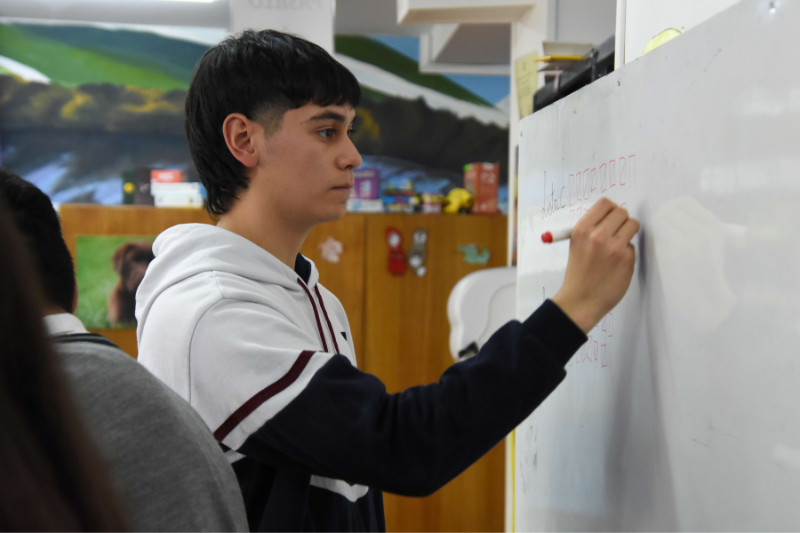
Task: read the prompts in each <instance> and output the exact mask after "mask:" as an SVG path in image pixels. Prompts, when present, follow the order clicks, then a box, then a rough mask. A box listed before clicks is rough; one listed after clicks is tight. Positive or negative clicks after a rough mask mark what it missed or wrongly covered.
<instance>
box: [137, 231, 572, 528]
mask: <svg viewBox="0 0 800 533" xmlns="http://www.w3.org/2000/svg"><path fill="white" fill-rule="evenodd" d="M153 252H154V253H155V256H156V258H155V260H154V261H153V262H152V263H151V264H150V266H149V268H148V269H147V273H146V275H145V277H144V280H143V281H142V283H141V285H140V286H139V290H138V292H137V294H136V318H137V319H138V321H139V326H138V330H137V338H138V341H139V361H140V362H141V363H142V364H143V365H144V366H145V367H147V368H148V369H149V370H150V371H151V372H152V373H153V374H155V375H156V376H157V377H159V378H160V379H161V380H162V381H164V382H165V383H166V384H167V385H169V386H170V387H171V388H172V389H174V390H175V391H176V392H177V393H178V394H180V395H181V396H182V397H183V398H185V399H186V400H187V401H188V402H189V403H190V404H191V405H192V406H193V407H194V408H195V409H196V410H197V411H198V413H199V414H200V416H201V417H202V418H203V420H204V421H205V422H206V424H207V425H208V427H209V428H210V429H211V431H212V432H213V433H214V436H215V437H216V439H217V441H219V442H220V444H221V445H222V447H223V449H225V450H226V456H227V457H228V459H229V460H230V461H231V462H232V463H234V464H233V467H234V470H235V471H236V474H237V476H238V478H239V484H240V487H241V488H242V493H243V497H244V501H245V506H246V508H247V511H248V519H249V520H250V527H251V529H253V530H256V529H259V530H260V529H270V530H285V531H290V530H301V529H302V530H308V529H315V530H333V531H354V530H381V529H384V528H385V526H384V517H383V500H382V495H381V490H388V491H391V492H395V493H397V494H404V495H409V496H423V495H427V494H430V493H432V492H433V491H435V490H438V489H439V488H440V487H442V486H443V485H444V484H445V483H447V482H449V481H450V480H451V479H453V478H454V477H455V476H456V475H458V474H459V473H460V472H461V471H463V470H464V469H465V468H467V467H468V466H469V465H470V464H472V463H473V462H474V461H476V460H477V459H479V458H480V457H481V456H482V455H483V454H484V453H486V452H487V451H488V450H490V449H491V448H492V447H493V446H495V445H496V444H497V443H498V442H499V441H500V440H501V439H502V438H503V437H504V436H505V435H506V434H507V433H508V432H509V431H510V430H511V429H513V428H514V427H515V426H516V425H518V424H519V423H520V422H522V420H524V419H525V418H526V417H527V416H528V415H529V414H530V413H531V411H532V410H533V409H534V408H535V407H536V406H537V405H538V404H539V403H540V402H541V401H542V400H544V398H546V397H547V395H548V394H549V393H550V391H552V390H553V389H554V388H555V387H556V385H558V383H559V382H560V381H561V380H562V379H563V378H564V376H565V372H564V364H565V363H566V362H567V361H568V360H569V358H570V356H571V355H572V354H573V353H574V352H575V351H576V350H577V348H578V347H579V346H580V345H581V344H582V343H583V342H584V341H585V340H586V337H585V335H583V332H582V331H580V330H579V329H578V328H577V327H576V326H575V325H574V324H573V323H572V322H571V321H570V320H569V318H568V317H567V316H566V315H564V314H563V312H561V311H560V310H559V309H558V306H556V305H555V304H553V303H552V302H550V301H547V302H545V304H543V305H542V307H541V308H540V309H539V310H538V311H536V312H535V313H534V314H533V315H532V316H531V317H530V318H528V320H526V321H525V322H524V323H519V322H517V321H512V322H510V323H509V324H507V325H506V326H504V327H503V328H501V329H500V330H499V331H498V332H497V333H496V334H495V335H493V336H492V337H491V338H490V339H489V340H488V341H487V342H486V344H485V345H484V346H483V347H482V348H481V351H480V353H479V354H478V355H477V356H475V357H473V358H471V359H470V360H468V361H465V362H462V363H458V364H456V365H453V366H452V367H451V368H450V369H448V370H447V371H446V372H445V373H444V374H443V375H442V377H441V379H440V380H439V382H438V383H433V384H430V385H426V386H421V387H412V388H410V389H408V390H406V391H404V392H401V393H397V394H387V392H386V387H385V386H384V385H383V383H381V382H380V380H378V379H377V378H376V377H374V376H371V375H369V374H365V373H363V372H360V371H359V370H358V369H357V368H356V359H355V353H354V349H353V344H352V335H351V334H350V327H349V325H348V321H347V316H346V315H345V312H344V309H343V308H342V305H341V304H340V303H339V300H337V299H336V297H335V296H334V295H333V294H331V293H330V292H329V291H327V290H326V289H325V288H324V287H322V285H320V284H319V283H318V273H317V270H316V268H315V267H314V264H313V263H312V262H310V261H308V260H307V259H305V258H303V257H302V256H301V255H299V254H298V256H297V261H296V265H295V269H294V270H292V269H291V268H289V267H288V266H286V265H284V264H283V263H281V262H280V261H279V260H278V259H276V258H275V257H273V256H272V255H271V254H269V253H268V252H267V251H265V250H263V249H262V248H260V247H259V246H257V245H255V244H254V243H252V242H250V241H248V240H247V239H245V238H243V237H240V236H238V235H236V234H234V233H231V232H228V231H226V230H223V229H220V228H217V227H214V226H208V225H199V224H189V225H183V226H176V227H173V228H171V229H169V230H167V231H165V232H164V233H162V234H161V235H160V236H159V237H158V239H156V241H155V243H154V245H153ZM343 480H347V481H351V482H353V483H349V482H347V481H343ZM369 487H373V488H369ZM379 489H381V490H379Z"/></svg>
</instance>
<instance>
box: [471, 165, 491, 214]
mask: <svg viewBox="0 0 800 533" xmlns="http://www.w3.org/2000/svg"><path fill="white" fill-rule="evenodd" d="M499 183H500V164H499V163H470V164H467V165H464V188H465V189H467V190H468V191H469V192H470V193H471V194H473V195H474V196H475V205H474V206H473V208H472V212H473V213H486V214H493V213H497V212H498V209H497V188H498V184H499Z"/></svg>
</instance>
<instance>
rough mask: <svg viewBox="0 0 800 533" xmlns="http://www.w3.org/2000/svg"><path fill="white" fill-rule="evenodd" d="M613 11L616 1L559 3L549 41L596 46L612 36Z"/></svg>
mask: <svg viewBox="0 0 800 533" xmlns="http://www.w3.org/2000/svg"><path fill="white" fill-rule="evenodd" d="M616 12H617V2H616V0H558V3H557V7H556V13H555V19H556V20H555V33H554V34H553V35H550V36H549V38H550V39H551V40H554V41H563V42H570V43H591V44H594V45H598V44H600V43H602V42H603V41H605V40H606V39H608V38H609V37H611V36H612V35H614V25H615V20H616V18H615V17H616Z"/></svg>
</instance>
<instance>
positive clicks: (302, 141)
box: [256, 104, 361, 227]
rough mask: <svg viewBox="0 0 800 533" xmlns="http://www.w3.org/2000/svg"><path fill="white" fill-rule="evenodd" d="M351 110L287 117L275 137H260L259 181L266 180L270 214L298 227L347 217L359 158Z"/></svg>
mask: <svg viewBox="0 0 800 533" xmlns="http://www.w3.org/2000/svg"><path fill="white" fill-rule="evenodd" d="M355 117H356V112H355V109H353V107H352V106H350V105H344V106H335V105H334V106H327V107H320V106H318V105H315V104H306V105H305V106H303V107H301V108H298V109H293V110H290V111H287V112H286V114H285V115H284V116H283V120H282V122H281V125H280V127H279V129H278V130H277V131H275V132H274V133H272V134H271V135H269V136H268V137H266V138H265V137H264V136H261V139H259V141H258V144H260V145H261V146H259V152H260V153H261V154H262V155H263V157H259V164H258V169H257V171H256V179H258V178H257V176H258V175H259V174H260V175H261V176H263V178H264V182H263V185H264V186H265V187H266V192H267V194H266V197H267V199H268V203H269V204H270V205H269V206H268V208H270V209H275V210H277V211H278V212H279V213H280V217H281V219H282V220H285V221H287V222H289V223H290V224H296V225H298V227H302V226H307V225H316V224H319V223H321V222H328V221H331V220H338V219H340V218H342V217H343V216H344V215H345V213H346V211H347V198H348V197H349V196H350V188H351V187H352V186H353V169H354V168H355V167H357V166H359V165H360V164H361V156H360V155H359V153H358V150H356V147H355V146H354V145H353V142H352V141H351V140H350V134H351V131H352V128H353V121H354V120H355Z"/></svg>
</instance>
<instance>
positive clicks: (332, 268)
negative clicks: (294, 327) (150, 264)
mask: <svg viewBox="0 0 800 533" xmlns="http://www.w3.org/2000/svg"><path fill="white" fill-rule="evenodd" d="M61 222H62V227H63V231H64V237H65V240H66V241H67V246H68V247H69V248H70V251H71V252H72V253H73V256H74V255H75V237H76V236H77V235H126V234H127V235H156V234H158V233H160V232H162V231H164V230H165V229H167V228H169V227H171V226H173V225H175V224H182V223H189V222H195V223H208V224H212V223H213V221H212V220H211V218H210V217H209V216H208V215H207V214H206V213H205V212H204V211H201V210H196V209H154V208H148V207H130V206H125V207H101V206H89V205H73V204H65V205H63V206H62V207H61ZM506 223H507V222H506V217H505V216H478V215H472V216H446V215H378V214H376V215H363V214H348V215H346V216H345V217H344V218H343V219H342V220H339V221H337V222H331V223H328V224H322V225H320V226H318V227H317V228H315V229H314V231H313V232H312V233H311V234H310V235H309V237H308V238H307V239H306V243H305V245H304V246H303V249H302V250H301V251H302V253H303V254H304V255H305V256H306V257H308V258H310V259H311V260H312V261H314V263H315V264H316V265H317V268H318V269H319V271H320V281H321V282H322V284H323V285H325V286H326V287H327V288H328V289H330V290H331V292H333V293H334V294H335V295H336V296H337V297H338V298H339V300H340V301H341V302H342V305H343V306H344V308H345V310H346V311H347V315H348V317H349V320H350V328H351V330H352V333H353V342H354V344H355V347H356V354H357V356H358V361H359V367H360V368H362V369H363V370H364V371H366V372H369V373H371V374H374V375H376V376H377V377H378V378H380V379H381V380H382V381H383V382H384V383H385V384H386V387H387V389H388V391H389V392H398V391H402V390H404V389H406V388H408V387H412V386H415V385H423V384H427V383H432V382H435V381H437V380H438V379H439V377H440V376H441V374H442V373H443V372H444V371H445V370H446V369H447V367H448V366H449V365H450V364H452V359H451V357H450V352H449V348H448V338H449V334H450V326H449V323H448V320H447V299H448V297H449V295H450V291H451V290H452V289H453V287H454V286H455V284H456V283H457V282H458V280H460V279H461V278H462V277H463V276H465V275H466V274H468V273H470V272H473V271H475V270H478V269H481V268H486V267H492V266H504V265H505V258H506V242H507V226H506ZM389 227H393V228H396V229H398V230H399V231H400V232H401V233H402V235H403V240H404V243H403V249H404V251H405V252H406V254H408V250H409V248H410V246H411V242H412V237H413V233H414V230H415V229H417V228H423V229H427V230H428V239H427V245H426V259H425V267H426V274H425V275H424V276H422V277H418V276H417V275H416V273H415V272H413V271H412V270H411V269H407V270H406V272H405V274H403V275H402V276H395V275H392V274H391V273H390V272H389V269H388V253H389V248H388V245H387V242H386V229H387V228H389ZM328 237H333V238H334V239H336V240H337V241H339V242H341V243H342V245H343V253H342V254H341V256H340V258H339V262H338V263H331V262H329V261H327V260H325V259H324V258H323V257H322V250H321V248H320V245H321V244H322V243H323V242H325V241H326V239H327V238H328ZM469 245H475V247H476V248H475V249H476V250H477V251H478V252H483V251H484V249H485V250H488V252H489V254H490V257H489V259H488V262H487V263H486V264H485V265H479V264H469V263H467V261H466V260H465V253H464V252H463V251H461V250H459V247H465V246H469ZM98 333H101V334H102V335H105V336H107V337H108V338H110V339H111V340H112V341H114V342H115V343H117V344H118V345H119V346H120V347H121V348H122V349H123V350H124V351H126V352H127V353H128V354H130V355H131V356H132V357H136V334H135V331H134V330H132V329H122V330H101V331H98ZM504 461H505V453H504V448H503V445H502V444H500V445H498V446H497V447H496V448H495V449H494V450H492V451H491V452H489V453H488V454H487V455H486V456H485V457H483V458H482V459H481V460H480V461H478V462H477V463H475V464H474V465H473V466H472V467H470V468H469V469H467V470H466V471H465V472H464V473H462V474H461V475H460V476H459V477H457V478H456V479H455V480H453V481H452V482H451V483H449V484H448V485H447V486H446V487H444V488H442V489H441V490H439V491H438V492H437V493H435V494H433V495H432V496H429V497H427V498H404V497H400V496H395V495H392V494H386V495H385V498H384V503H385V509H386V527H387V530H389V531H501V530H502V529H503V499H504V490H505V489H504V468H505V463H504Z"/></svg>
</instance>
